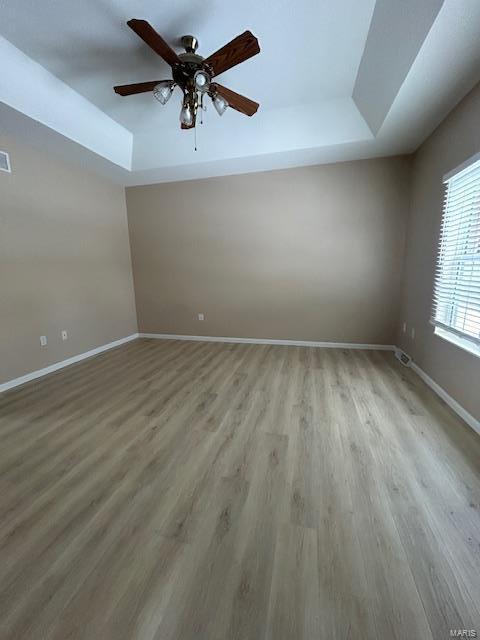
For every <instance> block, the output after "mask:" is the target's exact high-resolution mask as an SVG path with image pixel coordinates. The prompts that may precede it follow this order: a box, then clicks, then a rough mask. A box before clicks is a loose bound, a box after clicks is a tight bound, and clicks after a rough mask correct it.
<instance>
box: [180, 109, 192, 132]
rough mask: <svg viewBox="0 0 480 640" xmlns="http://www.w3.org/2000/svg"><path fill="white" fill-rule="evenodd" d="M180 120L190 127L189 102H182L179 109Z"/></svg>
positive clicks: (190, 111)
mask: <svg viewBox="0 0 480 640" xmlns="http://www.w3.org/2000/svg"><path fill="white" fill-rule="evenodd" d="M180 122H181V123H182V124H184V125H185V126H186V127H191V126H192V124H193V112H192V110H191V108H190V105H189V104H184V105H183V107H182V110H181V111H180Z"/></svg>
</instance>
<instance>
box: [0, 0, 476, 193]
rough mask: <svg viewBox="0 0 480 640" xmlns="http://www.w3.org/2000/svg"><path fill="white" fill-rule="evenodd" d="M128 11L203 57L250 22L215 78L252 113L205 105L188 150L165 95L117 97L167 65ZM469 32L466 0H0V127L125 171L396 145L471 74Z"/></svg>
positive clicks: (177, 171) (173, 175)
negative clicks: (193, 40) (231, 60)
mask: <svg viewBox="0 0 480 640" xmlns="http://www.w3.org/2000/svg"><path fill="white" fill-rule="evenodd" d="M132 17H136V18H145V19H147V20H149V21H150V22H151V23H152V25H154V26H155V28H156V29H157V30H158V31H159V32H160V33H161V34H162V35H163V37H164V38H165V39H166V40H167V41H168V42H169V43H170V44H171V45H173V46H175V47H177V46H178V41H179V38H180V36H181V35H183V34H186V33H193V34H194V35H196V36H197V37H198V39H199V41H200V48H199V53H201V54H203V55H205V56H207V55H208V54H209V53H211V52H213V51H215V50H216V49H218V48H219V47H220V46H222V45H223V44H224V43H226V42H227V41H229V40H231V39H232V38H233V37H234V36H235V35H237V34H238V33H240V32H242V31H244V30H245V29H250V30H251V31H252V32H253V33H254V34H255V35H256V36H257V37H258V39H259V42H260V47H261V53H260V54H259V55H258V56H256V57H254V58H252V59H250V60H249V61H247V62H245V63H243V64H241V65H239V66H237V67H235V68H234V69H231V70H230V71H228V72H226V73H225V74H223V75H222V77H221V82H222V84H225V85H227V86H229V87H230V88H232V89H234V90H236V91H238V92H240V93H244V94H245V95H247V96H249V97H251V98H252V99H254V100H257V101H258V102H260V104H261V108H260V110H259V112H258V113H257V114H256V115H255V116H253V117H252V118H246V117H245V116H242V115H240V114H238V113H237V112H234V111H232V110H227V112H226V114H225V115H224V116H223V118H221V119H220V118H219V117H218V116H217V114H216V112H215V111H214V110H213V109H210V110H209V111H208V113H207V115H206V118H205V124H204V125H203V126H202V127H199V129H198V143H199V145H198V146H199V150H198V151H197V152H195V151H194V150H193V134H192V132H185V131H181V130H180V128H179V122H178V112H179V107H180V104H179V103H180V96H179V95H178V96H176V98H175V97H174V98H172V100H171V101H170V102H169V103H168V104H167V105H166V107H162V106H161V105H159V104H158V103H157V102H156V101H155V100H154V99H153V97H152V96H151V95H150V94H144V95H139V96H131V97H127V98H122V97H120V96H117V95H116V94H115V93H114V92H113V90H112V87H113V85H115V84H126V83H130V82H140V81H146V80H155V79H162V78H166V77H169V68H168V67H167V65H166V64H165V63H164V62H163V61H162V60H161V59H160V58H159V57H158V56H157V55H156V54H155V53H153V52H152V51H151V50H150V49H149V48H148V47H147V46H146V45H145V44H144V43H143V42H142V41H141V40H140V39H139V38H138V37H137V36H136V35H135V34H134V33H133V32H132V31H131V30H130V29H129V28H128V27H127V26H126V21H127V20H128V19H130V18H132ZM479 33H480V2H478V0H445V1H444V0H422V2H418V0H402V3H399V2H398V0H377V1H375V0H335V1H333V0H296V1H295V2H292V0H244V1H243V2H241V3H239V2H233V1H232V0H222V1H221V0H203V1H202V2H200V1H198V0H197V1H192V0H178V1H177V2H170V3H167V2H161V1H159V0H155V1H154V0H144V1H142V2H140V1H137V0H135V1H132V0H82V1H81V2H78V0H62V2H58V0H42V2H38V0H0V36H3V38H4V39H1V40H0V57H1V58H2V61H3V62H2V67H4V68H5V69H6V73H4V72H3V70H2V74H0V129H1V128H3V129H5V130H7V132H11V133H13V134H15V135H19V136H23V137H26V136H27V133H26V132H27V131H28V139H29V140H30V142H31V143H32V144H35V143H37V144H40V143H41V144H42V145H43V146H44V145H45V142H46V140H48V141H49V146H50V147H51V148H52V149H53V150H56V151H57V152H58V153H62V154H63V155H64V156H65V157H67V156H68V157H70V156H72V157H73V156H75V158H76V161H78V157H80V156H83V158H84V161H87V160H88V159H91V166H93V167H94V168H95V167H97V168H98V170H99V171H102V172H103V173H105V172H106V173H108V174H109V175H110V177H112V178H114V179H116V180H118V181H121V182H123V183H125V184H140V183H146V182H156V181H164V180H178V179H184V178H195V177H202V176H207V175H222V174H225V173H230V172H248V171H256V170H262V169H270V168H277V167H282V166H295V165H297V164H309V163H313V162H323V161H330V160H338V159H354V158H356V157H369V156H374V155H385V154H392V153H398V152H410V151H412V150H413V149H415V148H416V146H417V145H418V144H419V143H420V142H421V141H422V140H423V139H424V138H425V136H426V135H428V134H429V133H430V132H431V130H432V129H433V128H434V126H435V125H436V124H437V123H438V121H439V119H440V118H441V117H443V116H444V115H445V114H446V113H447V112H448V110H449V109H450V108H452V107H453V106H454V104H455V103H456V102H457V101H458V100H459V99H460V98H461V97H462V96H463V95H464V94H465V93H466V92H467V91H468V90H469V89H470V88H471V87H472V86H473V85H474V84H475V83H476V82H477V81H478V80H480V65H479V63H480V38H478V34H479ZM178 50H179V51H180V48H178ZM446 52H447V53H448V55H447V56H446V55H445V53H446ZM439 60H441V61H442V62H443V65H444V66H443V67H442V69H441V73H439V62H438V61H439ZM2 103H3V105H2ZM399 109H400V110H399ZM25 118H27V119H28V120H29V121H30V120H31V121H32V122H31V123H29V124H28V126H26V122H25ZM48 132H50V134H51V135H50V134H49V133H48ZM72 141H73V142H74V143H75V145H78V146H80V147H81V149H75V153H72V149H73V147H74V146H75V145H72Z"/></svg>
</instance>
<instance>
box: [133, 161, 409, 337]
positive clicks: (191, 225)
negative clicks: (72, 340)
mask: <svg viewBox="0 0 480 640" xmlns="http://www.w3.org/2000/svg"><path fill="white" fill-rule="evenodd" d="M409 170H410V161H409V159H407V158H389V159H380V160H368V161H358V162H349V163H342V164H335V165H324V166H315V167H307V168H300V169H290V170H285V171H272V172H267V173H256V174H250V175H242V176H231V177H222V178H212V179H208V180H197V181H191V182H183V183H178V182H177V183H171V184H164V185H150V186H143V187H133V188H129V189H127V207H128V219H129V228H130V242H131V249H132V261H133V271H134V280H135V293H136V303H137V314H138V322H139V330H140V331H142V332H152V333H175V334H194V335H214V336H237V337H253V338H277V339H278V338H280V339H297V340H327V341H342V342H355V343H378V344H391V343H393V340H394V337H395V331H396V326H397V320H398V303H399V294H400V281H401V268H402V263H403V248H404V230H405V223H406V217H407V207H408V192H409ZM199 312H201V313H205V321H204V322H200V321H198V320H197V314H198V313H199Z"/></svg>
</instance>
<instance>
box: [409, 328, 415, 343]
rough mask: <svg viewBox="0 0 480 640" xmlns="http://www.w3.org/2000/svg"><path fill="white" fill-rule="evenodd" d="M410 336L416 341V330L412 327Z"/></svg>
mask: <svg viewBox="0 0 480 640" xmlns="http://www.w3.org/2000/svg"><path fill="white" fill-rule="evenodd" d="M410 335H411V336H412V340H415V329H414V328H413V327H412V330H411V331H410Z"/></svg>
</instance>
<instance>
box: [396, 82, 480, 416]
mask: <svg viewBox="0 0 480 640" xmlns="http://www.w3.org/2000/svg"><path fill="white" fill-rule="evenodd" d="M479 125H480V85H478V86H477V87H476V88H475V89H474V90H473V91H472V92H471V93H470V94H469V95H468V96H467V97H466V98H464V100H462V102H461V103H460V104H459V105H458V106H457V108H456V109H454V111H452V112H451V113H450V115H449V116H448V117H447V118H446V120H444V121H443V123H442V124H441V125H440V126H439V127H438V129H437V130H436V131H435V132H434V133H433V134H432V135H431V136H430V138H429V139H428V140H427V141H426V142H425V143H424V144H423V145H422V147H421V148H420V149H419V150H418V152H417V153H416V155H415V157H414V165H413V188H412V207H411V215H410V219H409V225H408V241H407V251H406V259H405V278H404V284H403V304H402V310H401V315H400V325H399V332H398V342H399V344H400V346H401V347H402V348H403V349H405V351H407V352H408V353H409V354H411V355H412V357H413V358H414V359H415V360H416V362H417V363H418V365H419V366H420V367H421V368H422V369H423V370H424V371H425V372H426V373H427V374H428V375H429V376H430V377H431V378H433V379H434V380H435V381H436V382H437V383H438V384H439V385H440V386H442V387H443V388H444V389H445V390H446V391H447V392H448V393H449V394H450V395H451V396H452V397H453V398H455V400H457V402H459V403H460V404H461V405H463V407H464V408H465V409H466V410H467V411H469V412H470V413H471V414H472V415H473V416H475V417H476V418H477V419H480V359H479V358H478V357H477V356H474V355H472V354H470V353H468V352H466V351H463V350H461V349H459V348H458V347H456V346H454V345H452V344H450V343H448V342H446V341H445V340H442V339H441V338H439V337H437V336H435V335H434V334H433V327H432V325H431V324H430V323H429V319H430V311H431V303H432V292H433V280H434V270H435V263H436V255H437V243H438V237H439V232H440V223H441V219H442V201H443V184H442V178H443V175H444V174H445V173H447V172H449V171H450V170H452V169H455V167H457V166H458V165H459V164H461V163H462V162H464V161H465V160H467V159H468V158H469V157H471V156H472V155H474V154H475V153H478V152H479V151H480V126H479ZM403 321H406V322H407V324H408V328H409V331H408V335H404V334H403V332H402V331H401V323H402V322H403ZM412 327H414V328H415V334H416V335H415V339H414V340H412V339H411V337H410V329H411V328H412Z"/></svg>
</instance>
